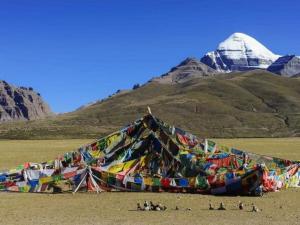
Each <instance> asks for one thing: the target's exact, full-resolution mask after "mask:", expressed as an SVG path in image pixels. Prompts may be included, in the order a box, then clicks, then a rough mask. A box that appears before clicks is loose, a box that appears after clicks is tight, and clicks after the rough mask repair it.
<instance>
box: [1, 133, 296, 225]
mask: <svg viewBox="0 0 300 225" xmlns="http://www.w3.org/2000/svg"><path fill="white" fill-rule="evenodd" d="M218 141H219V142H222V143H225V144H228V145H232V146H237V147H239V148H245V149H249V150H251V151H254V152H260V153H262V154H267V155H274V156H280V157H285V158H292V159H300V138H292V139H229V140H218ZM86 142H87V140H65V141H55V140H53V141H0V168H4V167H3V166H10V167H13V166H14V165H15V164H13V161H16V162H19V161H21V160H23V161H27V158H28V157H30V156H31V158H32V159H34V160H44V158H45V157H54V155H56V154H58V153H62V152H64V151H66V150H67V149H72V148H74V147H75V146H78V145H79V144H81V143H86ZM247 147H248V148H247ZM38 149H40V150H38ZM270 153H272V154H270ZM26 157H27V158H26ZM16 164H17V163H16ZM145 200H148V201H150V200H152V201H153V202H160V203H162V204H164V205H166V206H167V207H168V209H167V211H164V212H140V211H136V203H137V202H140V203H142V202H143V201H145ZM221 201H223V202H224V203H225V206H226V208H227V210H226V211H218V210H213V211H210V210H208V204H209V202H211V203H212V204H213V205H214V206H215V207H217V206H218V205H219V203H220V202H221ZM239 201H242V202H244V204H245V210H242V211H241V210H238V209H237V204H238V202H239ZM252 203H254V204H255V205H256V206H257V207H258V208H259V209H261V210H262V211H260V212H258V213H253V212H250V210H251V204H252ZM176 206H178V207H179V211H176V210H174V209H175V207H176ZM186 208H191V209H192V210H191V211H187V210H186ZM0 224H1V225H2V224H5V225H7V224H22V225H24V224H25V225H27V224H28V225H30V224H67V225H69V224H141V225H142V224H159V225H160V224H167V225H172V224H181V225H182V224H218V225H219V224H251V225H252V224H264V225H266V224H292V225H294V224H299V225H300V189H297V188H295V189H288V190H282V191H280V192H276V193H268V194H266V195H265V196H264V197H261V198H260V197H240V196H236V197H218V196H210V195H198V194H172V193H120V192H113V193H112V192H111V193H108V192H106V193H101V194H98V195H97V194H94V193H78V194H75V195H72V194H56V195H53V194H34V193H0Z"/></svg>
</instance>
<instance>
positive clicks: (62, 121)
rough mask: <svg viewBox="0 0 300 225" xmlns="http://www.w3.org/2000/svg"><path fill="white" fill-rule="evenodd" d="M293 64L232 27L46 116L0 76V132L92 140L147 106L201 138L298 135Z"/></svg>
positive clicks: (299, 83)
mask: <svg viewBox="0 0 300 225" xmlns="http://www.w3.org/2000/svg"><path fill="white" fill-rule="evenodd" d="M299 65H300V59H299V57H297V56H294V55H287V56H279V55H275V54H273V53H272V52H271V51H270V50H268V49H267V48H266V47H264V46H263V45H262V44H260V43H259V42H258V41H256V40H255V39H254V38H251V37H249V36H248V35H245V34H241V33H234V34H232V35H231V36H230V37H229V38H227V39H226V40H225V41H223V42H221V43H220V44H219V46H218V48H217V50H215V51H213V52H209V53H207V54H206V55H205V56H204V57H202V58H201V59H196V58H187V59H185V60H184V61H182V62H181V63H179V64H178V65H177V66H175V67H173V68H171V69H170V71H168V72H167V73H165V74H163V75H161V76H158V77H154V78H152V79H151V80H149V82H147V83H146V84H143V85H135V86H134V88H133V89H132V90H125V91H121V90H118V91H117V92H116V93H114V94H112V95H111V96H109V97H108V98H106V99H102V100H98V101H95V102H93V103H90V104H87V105H85V106H82V107H80V108H78V109H77V110H75V111H73V112H70V113H65V114H61V115H55V116H50V117H49V115H52V112H51V110H50V109H49V107H48V106H47V104H46V103H44V101H43V100H42V99H41V97H40V95H39V94H38V93H35V92H34V91H33V89H32V88H22V87H21V88H16V87H14V86H12V85H9V84H7V83H6V82H5V81H1V82H0V110H1V115H0V120H1V121H9V120H18V121H17V122H14V123H2V124H0V138H20V139H28V138H32V139H36V138H82V137H87V138H96V137H99V136H101V135H104V134H107V133H110V132H112V131H113V130H115V129H117V128H118V127H121V126H123V125H124V124H126V123H127V122H128V121H133V120H134V119H136V118H138V117H140V116H143V115H144V114H145V112H146V108H147V106H150V107H151V108H152V109H153V112H154V114H155V115H157V116H158V117H160V118H161V119H163V120H164V121H166V122H169V123H171V124H176V125H178V126H179V127H182V128H184V129H186V130H189V131H192V132H193V133H195V134H197V135H200V136H205V137H278V136H300V88H299V87H300V79H299V78H300V66H299ZM37 118H41V119H40V120H35V119H37ZM43 118H44V119H43ZM22 120H23V121H22ZM24 120H25V121H24ZM26 120H34V121H30V122H28V121H27V122H26Z"/></svg>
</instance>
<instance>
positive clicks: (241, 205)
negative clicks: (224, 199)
mask: <svg viewBox="0 0 300 225" xmlns="http://www.w3.org/2000/svg"><path fill="white" fill-rule="evenodd" d="M239 209H240V210H243V209H244V204H243V203H242V202H241V201H239Z"/></svg>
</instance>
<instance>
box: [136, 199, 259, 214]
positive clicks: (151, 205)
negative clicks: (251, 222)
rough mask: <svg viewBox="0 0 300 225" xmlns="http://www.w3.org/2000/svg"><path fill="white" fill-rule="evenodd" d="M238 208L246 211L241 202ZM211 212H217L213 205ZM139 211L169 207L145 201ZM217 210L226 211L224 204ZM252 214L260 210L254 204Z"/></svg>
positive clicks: (161, 209) (162, 209)
mask: <svg viewBox="0 0 300 225" xmlns="http://www.w3.org/2000/svg"><path fill="white" fill-rule="evenodd" d="M238 208H239V209H240V210H243V209H244V203H243V202H241V201H239V204H238ZM208 209H209V210H215V208H214V207H213V205H212V203H209V208H208ZM137 210H138V211H165V210H167V207H166V206H165V205H162V204H160V203H158V204H154V203H153V202H152V201H150V202H148V201H145V202H144V205H143V206H142V205H141V204H140V203H137ZM175 210H179V208H178V206H176V208H175ZM187 210H191V208H188V209H187ZM217 210H226V207H225V204H224V203H223V202H221V203H220V206H219V207H218V208H217ZM251 211H252V212H259V209H258V208H257V207H256V206H255V205H254V204H252V210H251Z"/></svg>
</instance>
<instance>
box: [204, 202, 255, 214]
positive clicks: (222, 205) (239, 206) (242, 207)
mask: <svg viewBox="0 0 300 225" xmlns="http://www.w3.org/2000/svg"><path fill="white" fill-rule="evenodd" d="M238 208H239V209H240V210H243V209H244V203H243V202H241V201H239V204H238ZM208 209H209V210H214V209H215V208H214V207H213V206H212V204H211V203H209V208H208ZM217 210H226V208H225V205H224V203H223V202H221V203H220V206H219V208H217ZM251 212H259V209H258V208H257V207H256V206H255V205H254V204H253V203H252V210H251Z"/></svg>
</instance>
